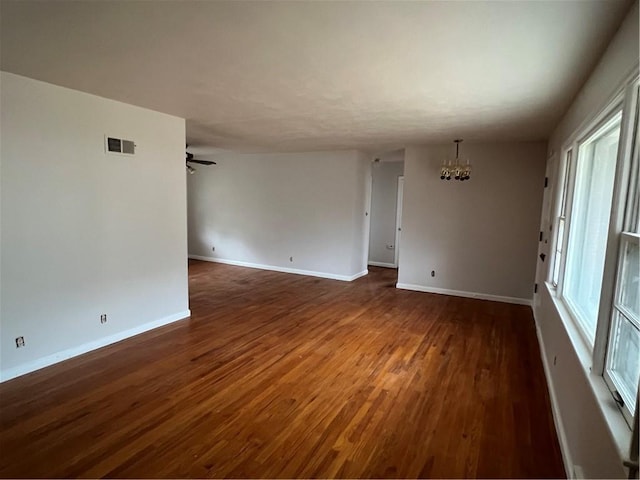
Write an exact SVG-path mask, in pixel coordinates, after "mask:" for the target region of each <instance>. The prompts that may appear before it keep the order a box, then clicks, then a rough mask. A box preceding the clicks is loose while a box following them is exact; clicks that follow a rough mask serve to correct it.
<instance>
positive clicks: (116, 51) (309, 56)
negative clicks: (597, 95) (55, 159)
mask: <svg viewBox="0 0 640 480" xmlns="http://www.w3.org/2000/svg"><path fill="white" fill-rule="evenodd" d="M631 3H632V2H631V1H630V0H601V1H589V0H584V1H512V2H497V1H496V2H491V1H474V2H464V1H462V2H438V1H430V2H426V1H425V2H418V1H415V2H399V1H388V2H385V1H378V2H271V1H265V2H223V1H190V0H187V1H162V2H151V1H149V2H147V1H108V2H69V1H55V2H53V1H38V2H36V1H30V0H26V1H25V0H20V1H4V0H3V1H2V3H1V8H2V10H1V12H0V17H1V20H0V22H1V23H0V26H1V52H0V53H1V55H0V59H1V63H0V66H1V68H2V70H4V71H8V72H12V73H16V74H19V75H24V76H27V77H31V78H35V79H39V80H43V81H46V82H50V83H53V84H56V85H61V86H65V87H69V88H73V89H76V90H81V91H84V92H89V93H92V94H96V95H100V96H103V97H106V98H111V99H115V100H119V101H122V102H126V103H129V104H133V105H139V106H142V107H146V108H150V109H152V110H157V111H160V112H165V113H169V114H172V115H177V116H180V117H183V118H186V119H187V139H188V141H189V143H190V144H192V145H201V146H208V147H215V148H220V149H231V150H236V151H302V150H323V149H351V148H357V149H365V150H372V149H377V150H381V149H385V148H386V149H393V148H397V147H401V146H403V145H407V144H416V143H426V142H449V141H451V139H452V138H455V137H462V138H464V139H465V140H466V141H528V140H541V139H545V138H547V137H548V135H549V134H550V132H551V130H552V129H553V128H554V127H555V125H556V124H557V122H558V121H559V119H560V117H561V115H562V114H563V113H564V111H565V109H566V108H567V106H568V105H569V103H570V102H571V100H572V99H573V97H574V95H575V94H576V93H577V91H578V90H579V88H580V87H581V85H582V83H583V82H584V80H585V78H586V77H587V75H588V74H589V73H590V71H591V70H592V69H593V67H594V65H595V63H596V62H597V60H598V58H599V57H600V55H601V54H602V52H603V50H604V48H605V46H606V45H607V43H608V41H609V40H610V38H611V37H612V35H613V34H614V33H615V30H616V28H617V27H618V26H619V24H620V22H621V21H622V19H623V18H624V15H625V14H626V12H627V11H628V9H629V8H630V6H631Z"/></svg>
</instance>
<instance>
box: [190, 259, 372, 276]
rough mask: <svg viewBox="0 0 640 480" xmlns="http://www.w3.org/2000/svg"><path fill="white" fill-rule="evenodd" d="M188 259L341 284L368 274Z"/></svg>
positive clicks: (231, 261) (224, 260)
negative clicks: (340, 282) (317, 278)
mask: <svg viewBox="0 0 640 480" xmlns="http://www.w3.org/2000/svg"><path fill="white" fill-rule="evenodd" d="M189 258H191V259H193V260H202V261H203V262H213V263H224V264H226V265H235V266H237V267H248V268H257V269H259V270H270V271H272V272H282V273H294V274H296V275H306V276H308V277H320V278H328V279H330V280H342V281H343V282H351V281H353V280H355V279H356V278H360V277H362V276H364V275H366V274H367V273H369V271H368V270H363V271H362V272H358V273H356V274H354V275H338V274H335V273H327V272H315V271H313V270H301V269H299V268H287V267H278V266H275V265H262V264H260V263H250V262H241V261H238V260H227V259H224V258H214V257H203V256H201V255H189Z"/></svg>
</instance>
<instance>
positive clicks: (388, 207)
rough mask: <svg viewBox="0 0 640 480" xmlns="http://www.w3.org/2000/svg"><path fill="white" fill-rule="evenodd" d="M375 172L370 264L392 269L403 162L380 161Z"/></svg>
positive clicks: (375, 166)
mask: <svg viewBox="0 0 640 480" xmlns="http://www.w3.org/2000/svg"><path fill="white" fill-rule="evenodd" d="M372 169H373V188H372V194H371V237H370V238H369V262H371V263H372V264H374V265H375V264H382V265H383V266H384V265H387V266H390V265H393V264H394V262H395V248H396V244H395V243H396V208H397V206H396V204H397V197H398V177H400V176H401V175H402V174H403V173H404V162H377V163H373V164H372ZM387 245H391V246H393V248H392V249H389V248H387Z"/></svg>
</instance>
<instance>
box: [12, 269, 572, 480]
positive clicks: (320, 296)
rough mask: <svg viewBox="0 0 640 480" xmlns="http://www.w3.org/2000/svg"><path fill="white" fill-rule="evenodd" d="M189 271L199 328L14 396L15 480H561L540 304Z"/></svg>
mask: <svg viewBox="0 0 640 480" xmlns="http://www.w3.org/2000/svg"><path fill="white" fill-rule="evenodd" d="M370 272H371V273H370V274H369V275H368V276H366V277H363V278H360V279H358V280H356V281H355V282H351V283H347V282H339V281H333V280H325V279H318V278H312V277H303V276H298V275H290V274H283V273H276V272H267V271H260V270H252V269H245V268H240V267H231V266H227V265H220V264H211V263H204V262H191V263H190V275H189V276H190V291H191V294H190V295H191V309H192V313H193V315H192V317H191V319H189V320H185V321H181V322H177V323H175V324H172V325H168V326H166V327H163V328H160V329H157V330H154V331H151V332H148V333H145V334H142V335H139V336H137V337H134V338H132V339H128V340H126V341H123V342H120V343H118V344H115V345H112V346H110V347H106V348H103V349H101V350H98V351H95V352H92V353H89V354H87V355H84V356H82V357H78V358H75V359H72V360H69V361H67V362H64V363H61V364H58V365H55V366H53V367H50V368H47V369H44V370H41V371H39V372H35V373H33V374H30V375H27V376H24V377H21V378H18V379H15V380H12V381H9V382H6V383H4V384H0V402H1V409H0V475H1V476H2V477H138V478H144V477H235V478H239V477H271V478H274V477H279V478H290V477H291V478H293V477H306V478H308V477H343V478H347V477H348V478H355V477H368V478H377V477H394V478H406V477H411V478H415V477H440V478H442V477H493V478H498V477H503V478H504V477H515V478H523V477H536V478H541V477H562V476H564V469H563V466H562V462H561V456H560V451H559V447H558V442H557V439H556V434H555V431H554V427H553V421H552V418H551V413H550V406H549V399H548V393H547V388H546V384H545V380H544V375H543V371H542V365H541V361H540V355H539V350H538V344H537V339H536V335H535V327H534V323H533V318H532V314H531V310H530V308H529V307H524V306H518V305H508V304H504V303H496V302H489V301H483V300H473V299H464V298H456V297H448V296H443V295H434V294H427V293H418V292H408V291H402V290H397V289H395V288H394V283H395V271H394V270H388V269H381V268H371V270H370Z"/></svg>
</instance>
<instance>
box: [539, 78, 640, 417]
mask: <svg viewBox="0 0 640 480" xmlns="http://www.w3.org/2000/svg"><path fill="white" fill-rule="evenodd" d="M639 94H640V89H639V86H638V79H636V80H635V81H634V82H633V84H631V85H629V86H628V87H626V88H625V91H624V93H623V94H620V95H619V96H618V98H617V101H616V102H613V103H612V106H611V107H610V108H609V109H608V112H605V114H604V115H603V116H601V117H600V118H601V119H600V120H599V121H598V122H597V123H596V124H595V125H593V126H592V127H591V128H590V129H589V130H588V131H585V134H584V135H583V136H582V137H580V138H579V140H578V141H574V142H572V143H571V144H570V145H567V147H566V149H565V152H566V154H565V155H564V158H563V160H564V163H563V165H561V168H560V169H559V176H558V183H559V185H560V186H561V191H560V192H559V195H558V198H557V202H558V203H557V207H556V208H557V215H556V216H555V219H554V228H555V230H554V231H555V235H556V237H555V239H554V240H555V243H554V245H555V246H554V247H553V258H552V261H551V264H550V270H549V272H548V274H549V279H550V282H551V284H552V285H553V287H555V288H556V295H557V297H558V298H559V299H560V301H562V302H563V303H564V305H565V306H566V307H567V311H568V312H569V314H570V316H571V318H572V319H573V323H574V324H575V325H576V327H577V329H578V330H579V331H580V332H581V333H582V334H583V337H584V339H585V341H586V345H588V346H590V347H591V349H592V354H593V363H592V365H591V367H592V371H593V372H594V373H597V374H600V375H602V377H603V378H604V381H605V382H606V384H607V386H608V387H609V389H610V390H611V393H612V396H613V397H614V399H615V400H616V403H617V404H618V406H619V407H620V410H621V412H622V414H623V415H624V417H625V419H626V420H627V422H628V423H629V425H631V424H632V422H633V417H634V412H635V409H636V403H637V396H638V388H639V387H638V382H639V381H640V304H639V302H640V213H639V212H640V193H639V191H638V190H639V187H640V179H639V177H640V172H639V169H640V159H639V153H638V152H639V150H640V146H639V145H638V144H639V143H640V133H639V132H640V126H639V125H638V96H639Z"/></svg>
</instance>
